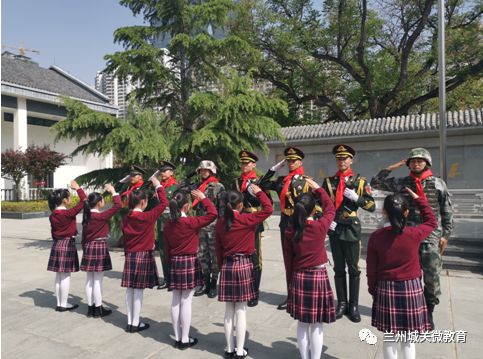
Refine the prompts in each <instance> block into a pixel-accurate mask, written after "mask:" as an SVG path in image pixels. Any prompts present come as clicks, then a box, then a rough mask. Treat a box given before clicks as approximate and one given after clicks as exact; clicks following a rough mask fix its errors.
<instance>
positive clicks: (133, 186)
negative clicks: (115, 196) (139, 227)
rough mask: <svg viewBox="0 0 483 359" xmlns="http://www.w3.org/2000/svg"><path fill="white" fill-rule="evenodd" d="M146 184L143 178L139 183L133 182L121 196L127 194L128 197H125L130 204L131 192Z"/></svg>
mask: <svg viewBox="0 0 483 359" xmlns="http://www.w3.org/2000/svg"><path fill="white" fill-rule="evenodd" d="M143 184H144V181H143V180H139V181H138V182H137V183H135V184H133V185H132V186H130V187H129V188H128V189H127V191H126V192H123V193H122V194H121V198H122V197H124V196H126V199H125V204H128V203H129V198H130V196H131V193H132V192H133V191H134V190H135V189H136V188H139V187H141V186H142V185H143Z"/></svg>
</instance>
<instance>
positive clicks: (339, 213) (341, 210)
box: [322, 145, 376, 323]
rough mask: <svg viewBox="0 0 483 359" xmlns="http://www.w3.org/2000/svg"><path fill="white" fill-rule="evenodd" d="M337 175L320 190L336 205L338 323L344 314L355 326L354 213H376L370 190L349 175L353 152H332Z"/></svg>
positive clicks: (341, 148)
mask: <svg viewBox="0 0 483 359" xmlns="http://www.w3.org/2000/svg"><path fill="white" fill-rule="evenodd" d="M332 153H333V154H334V155H335V158H336V161H337V167H338V169H339V170H338V172H337V173H336V174H335V176H332V177H326V178H325V179H324V182H323V183H322V187H323V188H324V189H325V190H326V191H327V193H328V194H329V196H330V198H331V199H332V201H333V202H334V204H335V209H336V214H335V219H334V221H333V222H332V224H331V225H330V230H329V240H330V249H331V252H332V258H333V260H334V272H335V277H334V281H335V290H336V294H337V311H336V317H337V319H340V318H342V316H343V315H344V314H347V316H348V317H349V319H350V320H351V321H353V322H355V323H357V322H360V321H361V316H360V314H359V306H358V305H359V284H360V274H361V271H360V270H359V264H358V263H359V258H360V256H361V220H360V219H359V217H357V210H358V209H359V207H361V208H362V209H364V210H366V211H369V212H374V211H375V210H376V206H375V202H374V198H373V197H372V195H371V189H370V186H369V185H368V184H367V181H366V179H365V178H364V177H361V176H359V174H357V175H355V174H354V173H353V172H352V161H353V158H354V156H355V154H356V151H355V150H354V149H353V148H351V147H350V146H347V145H336V146H334V148H333V149H332ZM346 263H347V271H348V272H349V305H347V278H346V271H345V266H346Z"/></svg>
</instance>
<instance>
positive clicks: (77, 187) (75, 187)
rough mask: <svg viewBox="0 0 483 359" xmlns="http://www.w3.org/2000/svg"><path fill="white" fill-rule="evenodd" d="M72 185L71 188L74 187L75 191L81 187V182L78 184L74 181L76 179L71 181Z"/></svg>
mask: <svg viewBox="0 0 483 359" xmlns="http://www.w3.org/2000/svg"><path fill="white" fill-rule="evenodd" d="M70 187H71V188H72V189H73V190H74V191H77V190H78V189H79V188H80V186H79V184H78V183H77V182H76V181H74V180H72V181H70Z"/></svg>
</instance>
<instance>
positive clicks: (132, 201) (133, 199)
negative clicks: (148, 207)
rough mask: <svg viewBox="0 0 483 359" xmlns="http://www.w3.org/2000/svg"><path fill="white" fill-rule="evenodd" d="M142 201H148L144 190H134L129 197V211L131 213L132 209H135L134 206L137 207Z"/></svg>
mask: <svg viewBox="0 0 483 359" xmlns="http://www.w3.org/2000/svg"><path fill="white" fill-rule="evenodd" d="M143 199H145V200H147V199H148V195H147V193H146V191H145V190H143V189H140V188H136V189H135V190H134V191H132V192H131V194H130V195H129V210H131V211H132V210H133V209H134V208H136V206H137V205H139V203H141V201H142V200H143Z"/></svg>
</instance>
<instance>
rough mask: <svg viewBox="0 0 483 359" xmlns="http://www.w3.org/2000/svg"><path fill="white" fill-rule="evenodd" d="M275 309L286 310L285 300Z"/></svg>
mask: <svg viewBox="0 0 483 359" xmlns="http://www.w3.org/2000/svg"><path fill="white" fill-rule="evenodd" d="M277 309H278V310H287V299H285V300H284V301H283V303H280V304H279V305H278V306H277Z"/></svg>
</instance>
